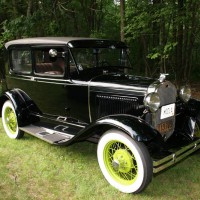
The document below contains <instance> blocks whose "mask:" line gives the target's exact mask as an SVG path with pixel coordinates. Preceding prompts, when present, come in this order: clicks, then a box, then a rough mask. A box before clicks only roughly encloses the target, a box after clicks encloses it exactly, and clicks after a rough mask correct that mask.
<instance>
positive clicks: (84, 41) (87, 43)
mask: <svg viewBox="0 0 200 200" xmlns="http://www.w3.org/2000/svg"><path fill="white" fill-rule="evenodd" d="M43 44H44V45H68V47H70V48H75V47H77V48H78V47H80V48H81V47H99V48H100V47H102V48H106V47H110V48H112V47H113V48H120V47H122V48H126V45H125V44H124V43H123V42H120V41H114V40H107V39H95V38H81V37H36V38H24V39H17V40H12V41H9V42H7V43H6V44H5V47H6V48H9V47H10V46H13V45H30V46H34V45H43Z"/></svg>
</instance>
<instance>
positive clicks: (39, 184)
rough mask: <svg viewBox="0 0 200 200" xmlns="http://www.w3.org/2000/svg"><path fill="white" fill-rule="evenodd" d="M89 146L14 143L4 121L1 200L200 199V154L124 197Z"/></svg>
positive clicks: (29, 140)
mask: <svg viewBox="0 0 200 200" xmlns="http://www.w3.org/2000/svg"><path fill="white" fill-rule="evenodd" d="M96 148H97V146H96V145H94V144H90V143H88V142H82V143H79V144H74V145H72V146H69V147H57V146H52V145H50V144H48V143H45V142H43V141H41V140H39V139H37V138H34V137H32V136H30V135H28V134H25V136H24V137H23V138H22V139H21V140H11V139H9V138H8V137H7V136H6V134H5V132H4V131H3V128H2V124H1V123H0V200H31V199H36V200H70V199H82V200H83V199H86V200H88V199H105V200H110V199H111V200H112V199H113V200H116V199H117V200H118V199H131V200H151V199H152V200H165V199H166V200H171V199H181V200H182V199H183V200H184V199H185V200H186V199H187V200H190V199H192V200H198V199H200V151H198V152H196V153H195V154H193V155H192V156H190V157H188V158H187V159H185V160H184V161H182V162H181V163H179V164H177V165H176V166H174V167H172V168H170V169H168V170H166V171H165V172H162V173H160V174H159V175H156V176H154V178H153V180H152V182H151V183H150V185H149V186H148V188H147V189H146V190H145V191H144V192H143V193H141V194H137V195H132V194H123V193H121V192H119V191H117V190H116V189H114V188H113V187H112V186H110V185H109V184H108V183H107V181H106V180H105V179H104V177H103V175H102V173H101V171H100V169H99V166H98V163H97V156H96Z"/></svg>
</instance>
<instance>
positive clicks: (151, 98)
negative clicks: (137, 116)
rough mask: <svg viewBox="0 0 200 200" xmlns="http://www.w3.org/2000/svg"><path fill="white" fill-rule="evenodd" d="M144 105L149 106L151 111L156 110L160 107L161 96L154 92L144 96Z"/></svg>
mask: <svg viewBox="0 0 200 200" xmlns="http://www.w3.org/2000/svg"><path fill="white" fill-rule="evenodd" d="M144 105H145V106H147V107H148V108H149V109H150V111H151V112H156V111H157V110H158V108H159V107H160V97H159V96H158V94H157V93H155V92H153V93H150V94H148V95H147V96H146V97H145V98H144Z"/></svg>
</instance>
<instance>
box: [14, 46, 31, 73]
mask: <svg viewBox="0 0 200 200" xmlns="http://www.w3.org/2000/svg"><path fill="white" fill-rule="evenodd" d="M11 68H12V70H13V71H14V72H19V73H25V74H29V73H31V71H32V61H31V51H30V50H27V49H24V50H22V49H14V50H12V52H11Z"/></svg>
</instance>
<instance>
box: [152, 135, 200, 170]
mask: <svg viewBox="0 0 200 200" xmlns="http://www.w3.org/2000/svg"><path fill="white" fill-rule="evenodd" d="M198 149H200V138H199V139H197V140H196V141H194V142H192V143H191V144H189V145H187V146H184V147H182V148H181V149H180V150H178V151H176V152H174V153H172V154H170V155H169V156H167V157H165V158H162V159H160V160H156V161H153V173H158V172H160V171H162V170H164V169H166V168H168V167H170V166H172V165H174V164H175V163H177V162H179V161H180V160H182V159H184V158H185V157H186V156H188V155H190V154H192V153H193V152H195V151H197V150H198Z"/></svg>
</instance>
